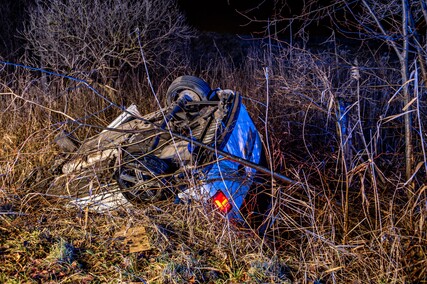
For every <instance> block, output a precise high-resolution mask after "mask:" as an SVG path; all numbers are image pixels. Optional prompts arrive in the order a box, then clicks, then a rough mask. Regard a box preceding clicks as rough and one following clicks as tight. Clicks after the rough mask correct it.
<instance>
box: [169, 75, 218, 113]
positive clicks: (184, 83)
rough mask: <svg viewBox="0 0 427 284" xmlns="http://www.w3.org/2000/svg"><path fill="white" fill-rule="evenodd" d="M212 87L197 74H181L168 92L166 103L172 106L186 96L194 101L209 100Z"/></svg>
mask: <svg viewBox="0 0 427 284" xmlns="http://www.w3.org/2000/svg"><path fill="white" fill-rule="evenodd" d="M210 93H211V88H210V86H209V84H208V83H206V82H205V81H204V80H202V79H200V78H198V77H195V76H189V75H185V76H181V77H178V78H176V79H175V80H174V81H173V82H172V84H171V85H170V86H169V88H168V90H167V92H166V105H168V106H170V105H172V104H173V103H175V102H177V101H179V100H180V99H181V98H183V97H184V96H187V97H189V98H190V99H191V100H192V101H204V100H207V99H208V97H209V94H210Z"/></svg>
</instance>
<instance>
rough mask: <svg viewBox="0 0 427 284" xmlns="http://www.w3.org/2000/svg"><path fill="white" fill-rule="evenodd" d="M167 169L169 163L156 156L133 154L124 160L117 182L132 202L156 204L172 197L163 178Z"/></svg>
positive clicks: (118, 172) (117, 175) (124, 194)
mask: <svg viewBox="0 0 427 284" xmlns="http://www.w3.org/2000/svg"><path fill="white" fill-rule="evenodd" d="M167 169H168V165H167V163H166V162H165V161H163V160H161V159H159V158H157V157H156V156H154V155H146V154H142V153H132V154H128V155H125V157H124V158H123V164H122V165H121V166H120V168H119V169H118V171H117V173H116V180H117V183H118V184H119V187H120V189H121V190H122V194H123V196H124V197H125V198H126V199H127V200H129V201H130V202H132V203H154V202H157V201H161V200H164V199H167V198H168V197H169V196H170V195H171V194H170V193H171V192H170V190H169V189H168V188H167V187H166V185H165V184H166V180H165V179H164V178H162V177H161V176H162V175H163V174H164V173H165V172H166V171H167Z"/></svg>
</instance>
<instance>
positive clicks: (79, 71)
mask: <svg viewBox="0 0 427 284" xmlns="http://www.w3.org/2000/svg"><path fill="white" fill-rule="evenodd" d="M184 20H185V19H184V17H183V16H182V14H180V12H179V10H178V7H177V6H176V4H175V2H174V1H169V0H155V1H148V0H146V1H130V0H108V1H100V0H91V1H82V0H64V1H60V0H55V1H45V0H38V1H36V2H35V5H34V7H32V8H31V10H30V13H29V21H28V23H27V24H26V27H25V30H24V32H23V36H24V37H25V39H26V41H27V43H28V47H27V48H28V51H29V52H30V54H29V55H31V56H29V57H27V60H28V61H29V62H31V63H33V64H32V65H35V66H40V67H44V68H50V69H52V70H55V71H56V72H63V73H66V74H69V75H72V76H78V77H80V78H81V79H85V78H92V79H96V80H99V81H101V82H103V83H107V82H108V83H112V81H111V80H113V79H114V83H115V85H116V86H117V85H120V84H119V82H120V80H122V79H123V78H124V77H125V76H124V74H123V72H129V71H130V70H132V69H134V68H136V67H137V66H139V65H140V64H141V63H142V59H141V56H140V48H142V49H143V50H144V52H145V57H146V60H147V62H148V65H149V66H150V67H151V68H152V70H161V69H162V68H165V69H166V70H173V69H174V68H176V67H177V66H181V65H185V62H184V61H183V60H184V58H185V56H183V54H184V52H183V51H184V47H185V46H186V43H187V41H188V40H189V38H190V37H191V36H192V32H191V29H190V28H189V27H188V26H187V25H186V24H185V23H184ZM138 38H140V39H141V42H142V46H141V47H140V46H139V45H138Z"/></svg>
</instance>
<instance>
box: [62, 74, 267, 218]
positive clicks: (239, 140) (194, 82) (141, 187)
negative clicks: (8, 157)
mask: <svg viewBox="0 0 427 284" xmlns="http://www.w3.org/2000/svg"><path fill="white" fill-rule="evenodd" d="M57 141H58V144H59V145H60V146H62V147H63V148H65V149H68V151H73V152H74V153H73V155H72V157H71V158H70V159H69V160H68V161H67V162H66V163H65V164H64V165H63V166H62V171H63V173H65V174H71V173H78V172H81V171H84V170H87V169H90V168H93V167H96V166H99V165H100V164H104V165H108V168H109V169H111V170H110V172H111V175H112V176H114V179H115V180H116V181H117V184H118V187H119V189H120V193H121V194H122V196H123V197H124V198H125V199H126V200H127V201H129V202H130V203H131V204H142V205H143V204H147V203H153V202H157V201H160V200H164V199H168V198H173V197H175V199H178V200H180V201H181V202H189V201H191V202H193V201H197V202H201V203H202V204H206V205H207V204H211V205H212V206H213V207H214V208H217V210H219V211H221V212H223V214H225V215H226V216H227V217H229V218H232V219H235V220H241V221H246V220H248V219H257V220H258V221H259V220H262V216H264V215H265V214H266V212H267V211H268V209H269V204H270V201H271V196H269V194H268V193H267V192H266V191H267V190H265V188H264V187H263V182H264V181H263V179H262V177H261V174H260V173H261V172H264V173H266V172H267V173H268V169H267V170H265V169H266V165H265V155H264V146H263V143H262V141H261V138H260V135H259V133H258V131H257V129H256V127H255V124H254V122H253V121H252V119H251V117H250V115H249V114H248V112H247V110H246V107H245V106H244V104H243V103H242V98H241V96H240V95H239V94H238V93H235V92H233V91H231V90H222V89H213V90H212V89H211V88H210V86H209V85H208V83H206V82H205V81H203V80H202V79H200V78H197V77H193V76H181V77H178V78H177V79H176V80H174V81H173V82H172V84H171V85H170V87H169V89H168V90H167V93H166V103H165V107H164V108H161V109H159V110H158V111H155V112H152V113H149V114H147V115H143V116H142V115H140V114H139V112H138V110H137V109H136V107H135V105H132V106H131V107H129V108H127V109H126V110H125V111H124V112H123V113H122V114H121V115H120V116H119V117H117V118H116V119H115V120H114V121H113V122H112V123H111V124H110V125H109V126H108V127H107V128H106V129H105V130H103V131H102V132H100V133H99V134H97V135H95V136H93V137H91V138H89V139H87V140H85V141H83V142H82V143H79V144H78V145H76V143H75V142H74V141H73V140H71V139H70V138H69V137H67V136H61V137H60V139H58V140H57ZM260 169H261V171H260Z"/></svg>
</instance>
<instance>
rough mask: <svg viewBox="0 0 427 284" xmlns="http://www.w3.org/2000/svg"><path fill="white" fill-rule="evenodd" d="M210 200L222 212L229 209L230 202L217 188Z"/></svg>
mask: <svg viewBox="0 0 427 284" xmlns="http://www.w3.org/2000/svg"><path fill="white" fill-rule="evenodd" d="M212 201H213V203H214V204H215V206H216V207H217V208H218V209H219V210H220V211H221V212H223V213H228V212H230V210H231V204H230V202H229V201H228V198H227V196H225V194H224V193H223V192H222V191H221V190H218V192H217V193H215V195H214V196H213V197H212Z"/></svg>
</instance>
